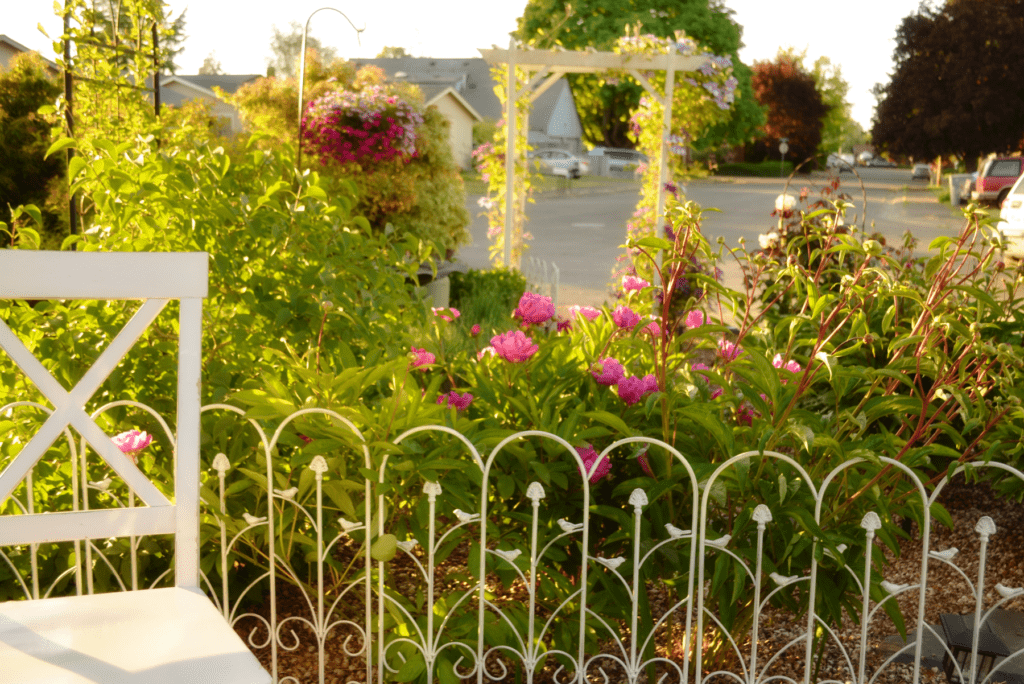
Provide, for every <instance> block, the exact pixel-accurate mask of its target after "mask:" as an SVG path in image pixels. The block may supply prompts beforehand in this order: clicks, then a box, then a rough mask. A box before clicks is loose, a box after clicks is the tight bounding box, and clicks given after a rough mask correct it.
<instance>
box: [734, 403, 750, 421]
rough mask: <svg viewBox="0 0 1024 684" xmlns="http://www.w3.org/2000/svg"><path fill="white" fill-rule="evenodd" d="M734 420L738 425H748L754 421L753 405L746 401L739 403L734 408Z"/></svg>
mask: <svg viewBox="0 0 1024 684" xmlns="http://www.w3.org/2000/svg"><path fill="white" fill-rule="evenodd" d="M736 422H737V423H739V424H740V425H746V426H748V427H749V426H750V425H753V423H754V407H753V406H751V405H750V404H749V403H747V402H743V403H742V404H740V407H739V408H738V409H736Z"/></svg>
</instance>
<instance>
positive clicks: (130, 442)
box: [110, 430, 153, 463]
mask: <svg viewBox="0 0 1024 684" xmlns="http://www.w3.org/2000/svg"><path fill="white" fill-rule="evenodd" d="M110 441H112V442H113V443H114V446H116V447H117V448H118V449H120V450H121V453H123V454H124V455H125V456H127V457H128V458H130V459H132V463H138V462H139V454H140V453H141V452H142V450H143V449H145V448H146V447H148V446H149V444H150V442H152V441H153V435H150V434H147V433H145V432H140V431H138V430H128V431H127V432H122V433H121V434H119V435H115V436H114V437H112V438H111V440H110Z"/></svg>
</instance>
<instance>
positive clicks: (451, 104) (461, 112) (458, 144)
mask: <svg viewBox="0 0 1024 684" xmlns="http://www.w3.org/2000/svg"><path fill="white" fill-rule="evenodd" d="M431 105H432V106H434V107H437V110H438V111H439V112H440V113H441V115H442V116H444V118H446V119H448V123H449V124H451V127H450V128H449V130H448V142H449V144H450V145H451V148H452V157H453V158H454V159H455V163H456V164H458V165H459V167H460V168H463V169H469V168H471V167H472V165H473V158H472V156H471V153H472V152H473V121H474V119H473V116H472V115H471V114H470V113H469V112H467V111H466V108H465V107H463V106H462V104H461V103H459V102H458V100H456V99H455V98H453V97H451V96H450V95H447V94H445V95H443V96H442V97H439V98H438V99H437V100H435V101H434V102H432V103H431Z"/></svg>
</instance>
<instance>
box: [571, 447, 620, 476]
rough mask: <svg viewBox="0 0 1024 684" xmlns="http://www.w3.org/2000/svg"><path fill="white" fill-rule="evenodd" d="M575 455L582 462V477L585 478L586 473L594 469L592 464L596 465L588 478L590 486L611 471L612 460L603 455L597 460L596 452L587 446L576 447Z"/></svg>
mask: <svg viewBox="0 0 1024 684" xmlns="http://www.w3.org/2000/svg"><path fill="white" fill-rule="evenodd" d="M576 453H577V454H579V455H580V459H581V460H582V461H583V466H584V470H581V471H580V474H581V475H583V477H586V476H587V473H589V472H590V471H591V469H592V468H594V464H595V463H597V468H595V469H594V472H593V474H592V475H591V476H590V484H595V483H596V482H597V481H598V480H600V479H601V478H602V477H604V476H605V475H607V474H608V473H610V472H611V470H612V460H611V459H610V458H608V454H605V455H604V456H602V457H601V458H600V460H598V454H597V451H596V450H595V449H594V447H592V446H590V445H589V444H587V445H586V446H581V447H576Z"/></svg>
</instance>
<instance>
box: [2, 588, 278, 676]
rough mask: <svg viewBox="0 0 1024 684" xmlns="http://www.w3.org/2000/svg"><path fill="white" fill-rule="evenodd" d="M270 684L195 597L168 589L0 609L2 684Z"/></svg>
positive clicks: (238, 642)
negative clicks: (266, 683)
mask: <svg viewBox="0 0 1024 684" xmlns="http://www.w3.org/2000/svg"><path fill="white" fill-rule="evenodd" d="M70 625H75V628H74V629H71V628H70ZM270 680H271V678H270V675H269V674H267V672H266V671H265V670H264V669H263V668H262V667H260V664H259V661H257V660H256V657H255V656H254V655H253V654H252V653H251V652H250V651H249V649H248V648H246V646H245V643H244V642H243V641H242V639H240V638H239V637H238V635H237V634H235V632H234V630H232V629H231V627H230V626H229V625H228V623H227V621H226V620H225V619H224V616H223V615H221V614H220V613H218V612H217V610H216V608H215V607H214V606H213V604H212V603H210V601H209V599H207V598H206V597H205V596H203V595H202V594H201V593H199V592H198V591H194V590H190V589H182V588H169V589H153V590H148V591H133V592H117V593H111V594H95V595H92V596H72V597H68V598H52V599H42V600H39V601H9V602H7V603H0V683H2V684H28V683H29V682H32V683H35V682H38V684H71V683H72V682H74V683H75V684H83V683H85V682H92V683H102V684H121V683H124V684H143V683H145V684H156V683H157V682H160V683H167V684H186V683H189V682H197V683H202V684H229V683H231V684H234V683H236V682H237V683H239V684H242V683H244V684H257V683H260V684H262V683H263V682H270Z"/></svg>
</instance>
